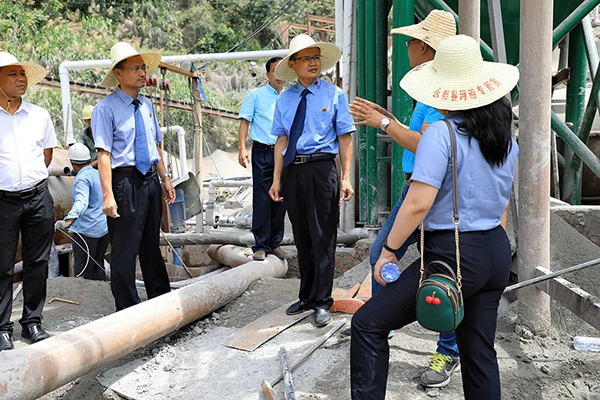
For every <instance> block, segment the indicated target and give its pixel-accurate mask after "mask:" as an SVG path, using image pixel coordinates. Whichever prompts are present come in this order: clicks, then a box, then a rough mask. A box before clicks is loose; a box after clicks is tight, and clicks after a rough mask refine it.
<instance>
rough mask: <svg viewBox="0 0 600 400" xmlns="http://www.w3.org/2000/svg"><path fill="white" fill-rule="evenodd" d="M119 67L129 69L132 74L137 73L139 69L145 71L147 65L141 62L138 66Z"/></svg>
mask: <svg viewBox="0 0 600 400" xmlns="http://www.w3.org/2000/svg"><path fill="white" fill-rule="evenodd" d="M121 69H130V70H132V71H133V73H134V74H138V73H139V72H140V71H144V72H147V71H148V66H147V65H146V64H142V65H140V66H136V67H132V68H121Z"/></svg>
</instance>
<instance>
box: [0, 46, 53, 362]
mask: <svg viewBox="0 0 600 400" xmlns="http://www.w3.org/2000/svg"><path fill="white" fill-rule="evenodd" d="M45 75H46V70H45V68H43V67H41V66H40V65H37V64H34V63H26V62H19V61H18V60H17V59H16V58H15V57H14V56H13V55H11V54H9V53H4V52H0V351H1V350H10V349H12V348H13V335H12V331H13V324H12V322H11V321H10V316H11V313H12V287H13V286H12V285H13V272H14V265H15V257H16V252H17V243H18V240H19V233H21V242H22V245H21V248H22V256H23V317H22V318H21V319H20V320H19V323H20V324H21V326H22V332H21V336H23V338H24V339H28V340H30V341H31V342H32V343H35V342H39V341H40V340H43V339H46V338H48V334H47V333H46V332H45V331H44V330H43V329H42V326H41V322H42V310H43V308H44V302H45V301H46V279H47V277H48V258H49V256H50V247H51V245H52V241H53V237H54V235H53V231H54V229H53V223H54V203H53V201H52V196H51V195H50V192H49V190H48V187H47V186H48V185H47V178H48V165H49V164H50V161H51V160H52V151H53V148H54V147H56V146H57V142H56V135H55V133H54V126H53V125H52V120H51V118H50V113H49V112H48V111H47V110H45V109H43V108H41V107H38V106H36V105H33V104H30V103H27V102H25V101H24V100H23V99H22V98H21V96H23V95H24V94H25V91H26V90H27V87H28V86H33V85H35V84H36V83H38V82H40V81H41V80H42V79H44V76H45Z"/></svg>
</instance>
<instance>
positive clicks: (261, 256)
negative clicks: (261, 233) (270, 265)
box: [252, 250, 267, 261]
mask: <svg viewBox="0 0 600 400" xmlns="http://www.w3.org/2000/svg"><path fill="white" fill-rule="evenodd" d="M266 257H267V253H266V252H265V251H264V250H258V251H255V252H254V254H252V259H253V260H254V261H264V260H265V258H266Z"/></svg>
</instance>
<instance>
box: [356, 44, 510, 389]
mask: <svg viewBox="0 0 600 400" xmlns="http://www.w3.org/2000/svg"><path fill="white" fill-rule="evenodd" d="M518 77H519V73H518V70H517V69H516V68H515V67H513V66H510V65H506V64H498V63H488V62H484V61H483V60H482V57H481V53H480V51H479V45H478V44H477V42H476V41H475V40H474V39H472V38H470V37H468V36H464V35H459V36H455V37H451V38H448V39H446V40H444V42H442V44H441V45H440V47H439V48H438V51H437V53H436V55H435V59H434V60H433V61H431V62H429V63H425V64H422V65H420V66H419V67H417V68H414V69H413V70H411V71H410V72H409V73H408V74H407V75H406V76H405V77H404V78H403V79H402V81H401V83H400V85H401V87H402V88H403V89H404V90H405V91H406V92H407V93H408V94H409V95H410V96H411V97H413V98H414V99H415V100H417V101H420V102H422V103H424V104H426V105H428V106H431V107H435V108H437V109H438V110H440V112H441V113H442V114H443V115H444V116H445V117H446V118H445V119H446V121H447V122H449V125H448V124H447V123H446V121H437V122H434V123H433V124H431V125H430V127H429V128H428V129H427V130H426V131H425V132H424V133H423V136H422V138H421V140H420V142H419V145H418V148H417V152H416V161H415V167H414V171H413V174H412V178H411V185H410V189H409V190H408V194H407V196H406V199H405V200H404V203H403V204H402V207H401V208H400V210H399V212H398V216H397V218H396V221H395V223H394V226H393V228H392V230H391V232H390V234H389V236H388V238H387V242H386V243H385V246H384V250H383V251H382V253H381V256H380V258H379V260H378V262H377V264H376V265H375V270H374V273H375V278H376V279H377V280H378V281H379V282H380V283H381V284H382V285H385V287H384V288H383V289H382V290H381V291H380V292H379V293H377V295H375V296H374V297H373V298H372V299H371V300H369V301H368V302H367V303H366V304H365V305H364V306H363V307H361V308H360V309H359V311H358V312H357V313H356V314H355V315H354V318H353V319H352V344H351V378H352V398H353V399H354V400H364V399H384V398H385V393H386V384H387V374H388V362H389V360H388V358H389V346H388V340H387V336H388V333H389V331H390V330H397V329H400V328H402V327H403V326H405V325H407V324H410V323H412V322H414V321H415V320H416V311H415V306H416V301H417V289H418V286H419V278H420V268H419V264H420V261H419V260H418V261H416V262H415V263H413V264H411V265H410V266H409V267H407V268H405V269H404V270H403V272H402V274H401V275H400V278H399V279H398V280H397V281H396V282H393V283H391V284H387V285H386V283H385V281H384V280H383V278H382V276H381V267H382V266H383V265H384V264H385V263H388V262H395V263H397V262H398V260H397V259H396V257H395V255H394V252H395V250H396V249H398V248H399V247H400V246H401V245H402V244H403V243H404V241H405V240H406V239H407V238H408V237H409V235H411V234H412V233H413V232H414V231H415V229H417V227H418V226H419V224H420V223H421V222H423V227H424V238H425V239H424V248H422V249H421V252H423V255H424V259H425V262H426V263H428V262H430V261H433V260H441V261H444V262H445V263H446V264H448V265H449V266H450V267H451V268H452V269H453V270H454V272H456V271H457V262H456V260H457V254H460V267H461V271H462V295H463V298H464V319H463V320H462V322H461V323H460V325H458V327H457V329H456V331H455V332H456V336H457V341H458V346H459V350H460V361H461V365H462V379H463V388H464V393H465V399H467V400H482V399H485V400H500V398H501V396H500V378H499V371H498V362H497V359H496V352H495V350H494V337H495V333H496V317H497V311H498V304H499V301H500V297H501V295H502V292H503V291H504V288H505V287H506V284H507V282H508V276H509V272H510V266H511V252H510V243H509V241H508V237H507V235H506V232H505V231H504V229H503V228H502V227H501V225H500V219H501V217H502V215H503V213H504V210H505V209H506V207H507V204H508V199H509V195H510V190H511V187H512V182H513V177H514V171H515V165H516V161H517V155H518V146H517V144H516V142H515V140H514V139H513V137H512V129H511V128H512V111H511V107H510V103H509V102H508V100H507V99H506V98H505V96H506V95H507V94H508V93H509V92H510V90H511V89H512V88H513V87H514V86H515V85H516V83H517V81H518ZM449 127H450V128H449ZM451 135H453V136H454V137H455V139H456V184H457V185H456V186H457V189H456V193H454V191H453V178H452V163H451V153H452V144H451V142H452V140H451ZM454 195H456V197H457V204H458V211H459V217H460V220H459V221H454V222H458V232H459V236H460V240H459V243H460V245H459V246H458V247H459V248H458V249H457V244H456V243H457V242H456V241H455V240H456V237H455V224H454V222H453V215H454V214H453V211H454V210H453V207H454V201H453V196H454ZM429 272H438V271H436V270H435V268H433V269H428V273H429ZM441 272H443V271H441Z"/></svg>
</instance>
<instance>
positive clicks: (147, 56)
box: [101, 42, 161, 87]
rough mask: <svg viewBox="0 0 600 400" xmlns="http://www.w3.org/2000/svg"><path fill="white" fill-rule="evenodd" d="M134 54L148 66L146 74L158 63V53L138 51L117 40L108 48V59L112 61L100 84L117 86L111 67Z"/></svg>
mask: <svg viewBox="0 0 600 400" xmlns="http://www.w3.org/2000/svg"><path fill="white" fill-rule="evenodd" d="M135 56H142V59H143V60H144V64H146V67H148V70H147V73H148V74H149V73H150V72H151V71H152V70H154V69H155V68H156V67H158V64H160V57H161V56H160V53H138V51H137V50H136V49H134V48H133V47H132V46H131V45H130V44H129V43H125V42H119V43H117V44H115V45H114V46H113V47H111V49H110V60H111V61H112V65H111V66H110V68H109V69H108V72H107V73H106V76H105V77H104V79H103V80H102V83H101V85H102V86H106V87H115V86H119V80H118V79H117V77H116V76H115V74H114V72H113V69H115V67H116V66H117V64H118V63H120V62H121V61H123V60H125V59H127V58H131V57H135Z"/></svg>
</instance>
